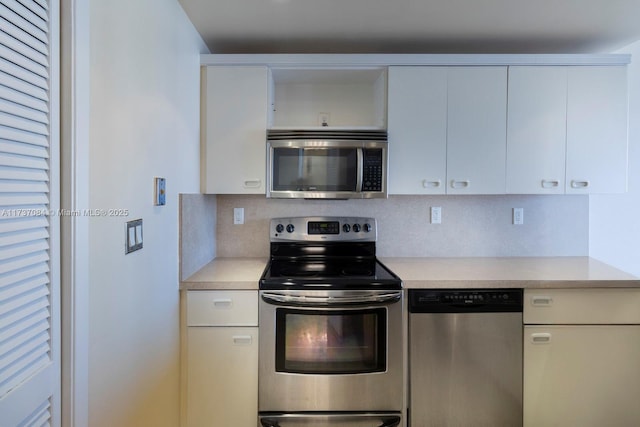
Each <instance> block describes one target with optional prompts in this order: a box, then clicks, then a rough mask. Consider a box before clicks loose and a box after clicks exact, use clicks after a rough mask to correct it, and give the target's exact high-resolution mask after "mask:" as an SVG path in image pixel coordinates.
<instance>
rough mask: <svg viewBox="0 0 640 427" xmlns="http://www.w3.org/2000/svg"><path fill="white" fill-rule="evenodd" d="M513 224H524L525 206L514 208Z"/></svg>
mask: <svg viewBox="0 0 640 427" xmlns="http://www.w3.org/2000/svg"><path fill="white" fill-rule="evenodd" d="M513 224H514V225H522V224H524V208H513Z"/></svg>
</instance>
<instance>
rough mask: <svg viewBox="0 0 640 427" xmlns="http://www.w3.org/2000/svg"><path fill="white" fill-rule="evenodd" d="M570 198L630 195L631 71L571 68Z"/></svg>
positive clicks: (569, 112) (614, 67)
mask: <svg viewBox="0 0 640 427" xmlns="http://www.w3.org/2000/svg"><path fill="white" fill-rule="evenodd" d="M568 81H569V87H568V99H567V176H566V188H567V190H566V192H567V193H621V192H625V191H626V189H627V114H628V101H627V99H628V94H627V68H626V67H624V66H608V67H602V66H598V67H596V66H593V67H571V68H569V80H568Z"/></svg>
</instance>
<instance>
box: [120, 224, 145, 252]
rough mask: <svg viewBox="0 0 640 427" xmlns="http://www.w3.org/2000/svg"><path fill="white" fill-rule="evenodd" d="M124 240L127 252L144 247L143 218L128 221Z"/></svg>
mask: <svg viewBox="0 0 640 427" xmlns="http://www.w3.org/2000/svg"><path fill="white" fill-rule="evenodd" d="M124 241H125V244H124V253H125V254H129V253H131V252H134V251H137V250H138V249H142V218H140V219H134V220H133V221H128V222H127V224H126V227H125V236H124Z"/></svg>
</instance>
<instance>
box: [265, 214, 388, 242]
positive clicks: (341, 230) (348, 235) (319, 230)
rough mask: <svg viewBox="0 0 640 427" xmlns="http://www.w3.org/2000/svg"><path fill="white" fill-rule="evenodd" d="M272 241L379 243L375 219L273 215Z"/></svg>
mask: <svg viewBox="0 0 640 427" xmlns="http://www.w3.org/2000/svg"><path fill="white" fill-rule="evenodd" d="M269 237H270V240H271V241H272V242H282V241H309V242H313V241H317V242H320V241H322V242H375V241H376V237H377V230H376V220H375V218H365V217H291V218H273V219H272V220H271V223H270V226H269Z"/></svg>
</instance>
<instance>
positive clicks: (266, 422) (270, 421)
mask: <svg viewBox="0 0 640 427" xmlns="http://www.w3.org/2000/svg"><path fill="white" fill-rule="evenodd" d="M369 418H370V419H371V421H373V420H374V419H375V418H377V421H378V422H382V424H380V425H379V426H378V427H398V426H399V425H400V422H401V421H402V418H400V417H399V416H397V415H391V416H389V415H382V416H380V417H378V416H375V415H369V414H365V415H364V416H362V417H360V416H358V415H355V416H353V417H349V416H346V417H345V416H341V415H328V416H327V415H316V416H314V415H295V416H291V417H288V416H286V415H285V416H275V417H268V418H260V424H261V425H262V427H280V422H279V421H280V420H282V421H284V422H286V421H287V420H290V421H294V422H295V421H296V420H297V421H305V420H306V421H309V420H312V421H313V420H316V421H317V420H322V421H325V422H327V423H328V424H332V421H333V422H345V421H347V422H348V421H350V420H352V421H362V420H365V419H369Z"/></svg>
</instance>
